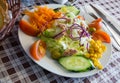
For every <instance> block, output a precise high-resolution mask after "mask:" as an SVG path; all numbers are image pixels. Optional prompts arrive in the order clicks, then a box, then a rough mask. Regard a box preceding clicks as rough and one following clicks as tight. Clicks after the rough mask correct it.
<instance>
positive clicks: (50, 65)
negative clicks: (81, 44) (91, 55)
mask: <svg viewBox="0 0 120 83" xmlns="http://www.w3.org/2000/svg"><path fill="white" fill-rule="evenodd" d="M47 6H48V7H50V8H58V7H61V6H63V5H58V4H49V5H47ZM85 18H86V20H88V22H89V21H92V20H93V19H92V18H91V17H89V16H86V17H85ZM88 18H89V19H88ZM23 19H25V20H26V19H27V16H24V17H23ZM18 36H19V40H20V43H21V45H22V47H23V49H24V51H25V52H26V53H27V55H28V56H29V57H30V58H31V59H32V60H33V61H34V62H35V63H37V64H38V65H39V66H41V67H43V68H44V69H46V70H48V71H50V72H53V73H55V74H58V75H61V76H65V77H74V78H78V77H79V78H80V77H86V76H90V75H93V74H95V73H97V72H98V71H100V70H98V69H94V70H92V71H88V72H80V73H75V72H69V71H67V70H65V69H64V68H63V67H62V66H61V65H60V64H59V63H58V62H57V61H55V60H53V59H52V58H51V57H50V56H49V55H50V53H49V52H47V54H46V56H45V57H44V58H42V59H41V60H40V61H36V60H34V59H33V58H32V57H31V56H30V53H29V48H30V46H31V45H32V43H34V42H35V40H37V38H35V37H31V36H29V35H26V34H24V33H23V32H22V31H21V30H20V29H18ZM105 45H106V46H107V50H106V52H105V53H104V54H103V57H102V58H101V59H100V62H101V64H102V65H103V67H105V65H106V64H107V63H108V61H109V58H110V56H111V44H105Z"/></svg>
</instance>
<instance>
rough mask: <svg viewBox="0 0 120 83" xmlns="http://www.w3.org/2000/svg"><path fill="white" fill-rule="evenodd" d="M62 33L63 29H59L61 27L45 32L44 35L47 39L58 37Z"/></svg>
mask: <svg viewBox="0 0 120 83" xmlns="http://www.w3.org/2000/svg"><path fill="white" fill-rule="evenodd" d="M61 31H62V29H61V28H59V27H53V28H50V29H47V30H45V31H44V32H43V35H44V36H46V37H54V36H55V35H57V34H58V33H60V32H61Z"/></svg>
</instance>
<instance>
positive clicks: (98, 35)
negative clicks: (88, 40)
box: [92, 30, 111, 43]
mask: <svg viewBox="0 0 120 83" xmlns="http://www.w3.org/2000/svg"><path fill="white" fill-rule="evenodd" d="M92 38H93V39H94V40H101V41H102V42H106V43H110V41H111V40H110V36H109V35H108V34H107V33H106V32H104V31H101V30H98V31H96V32H94V33H93V34H92Z"/></svg>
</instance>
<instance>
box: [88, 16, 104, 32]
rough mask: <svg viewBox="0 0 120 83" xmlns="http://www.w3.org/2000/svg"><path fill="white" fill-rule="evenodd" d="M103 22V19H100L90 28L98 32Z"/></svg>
mask: <svg viewBox="0 0 120 83" xmlns="http://www.w3.org/2000/svg"><path fill="white" fill-rule="evenodd" d="M101 22H102V18H98V19H96V20H94V21H92V22H91V23H90V24H89V25H88V26H89V28H95V29H96V30H100V29H101V27H102V24H101Z"/></svg>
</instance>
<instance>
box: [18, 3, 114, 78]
mask: <svg viewBox="0 0 120 83" xmlns="http://www.w3.org/2000/svg"><path fill="white" fill-rule="evenodd" d="M53 5H54V6H55V5H56V6H64V5H61V4H45V5H40V6H51V7H52V6H53ZM56 8H58V7H56ZM23 18H24V16H23V17H22V19H23ZM20 33H22V34H25V33H23V32H22V31H21V30H20V28H18V37H19V42H20V44H21V46H22V48H23V50H24V51H25V53H26V54H27V56H29V57H30V58H31V59H32V60H33V61H34V62H35V63H37V65H39V66H40V67H42V68H43V69H45V70H47V71H49V72H52V73H54V74H57V75H59V76H64V77H72V78H81V77H87V76H91V75H94V74H96V73H98V72H99V71H101V70H98V69H94V70H92V71H94V72H91V71H89V72H91V73H89V74H86V75H83V76H79V75H78V74H79V73H82V72H79V73H74V74H75V75H74V76H68V75H63V74H60V73H55V72H53V71H51V70H49V69H47V68H45V67H44V66H41V65H40V64H38V62H39V61H36V60H34V59H33V58H32V57H31V56H30V54H29V53H27V52H26V50H25V49H24V46H23V45H22V42H21V38H20ZM25 35H26V34H25ZM33 39H37V38H35V37H33ZM109 45H110V50H111V51H110V56H111V54H112V44H111V43H110V44H109ZM109 59H110V57H109ZM108 62H109V60H107V63H106V64H105V66H106V65H107V64H108ZM105 66H104V67H105ZM86 73H87V72H86Z"/></svg>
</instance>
